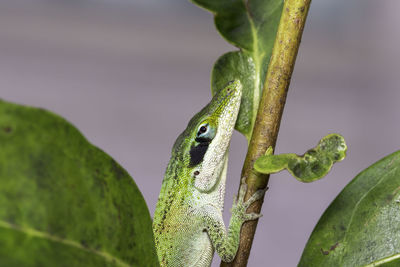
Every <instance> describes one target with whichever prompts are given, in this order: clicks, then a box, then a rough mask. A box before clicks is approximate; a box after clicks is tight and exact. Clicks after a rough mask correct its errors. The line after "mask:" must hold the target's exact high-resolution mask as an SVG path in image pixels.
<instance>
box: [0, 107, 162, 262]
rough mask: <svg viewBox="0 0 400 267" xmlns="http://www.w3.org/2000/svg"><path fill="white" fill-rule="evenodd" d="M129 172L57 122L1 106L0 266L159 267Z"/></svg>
mask: <svg viewBox="0 0 400 267" xmlns="http://www.w3.org/2000/svg"><path fill="white" fill-rule="evenodd" d="M157 265H158V263H157V257H156V253H155V248H154V242H153V235H152V228H151V218H150V215H149V211H148V209H147V206H146V204H145V201H144V199H143V197H142V195H141V193H140V191H139V189H138V188H137V186H136V184H135V182H134V181H133V180H132V178H131V177H130V176H129V175H128V173H127V172H126V171H125V170H124V169H123V168H122V167H121V166H120V165H118V163H116V162H115V161H114V160H113V159H112V158H111V157H110V156H108V155H107V154H105V153H104V152H103V151H101V150H100V149H98V148H96V147H94V146H93V145H91V144H90V143H88V142H87V141H86V139H85V138H84V137H83V136H82V135H81V133H80V132H79V131H78V130H76V129H75V128H74V127H73V126H72V125H71V124H69V123H68V122H66V121H65V120H64V119H62V118H61V117H59V116H57V115H54V114H52V113H50V112H48V111H45V110H43V109H38V108H30V107H24V106H20V105H16V104H11V103H7V102H5V101H1V100H0V266H7V267H13V266H15V267H19V266H24V267H25V266H157Z"/></svg>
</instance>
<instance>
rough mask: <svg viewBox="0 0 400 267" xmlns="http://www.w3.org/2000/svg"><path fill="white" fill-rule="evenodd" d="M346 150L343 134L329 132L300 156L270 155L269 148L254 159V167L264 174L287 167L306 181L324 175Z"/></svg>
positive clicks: (270, 150) (298, 178)
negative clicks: (262, 154) (263, 154)
mask: <svg viewBox="0 0 400 267" xmlns="http://www.w3.org/2000/svg"><path fill="white" fill-rule="evenodd" d="M346 150H347V146H346V143H345V140H344V138H343V136H341V135H339V134H329V135H327V136H325V137H324V138H322V139H321V140H320V141H319V143H318V145H317V146H316V147H315V148H312V149H310V150H308V151H307V152H306V153H305V154H304V155H302V156H298V155H296V154H293V153H289V154H279V155H272V148H269V149H268V150H267V153H266V155H265V156H262V157H259V158H258V159H257V160H256V162H255V163H254V169H255V170H256V171H258V172H260V173H264V174H269V173H276V172H280V171H281V170H283V169H287V170H288V171H289V172H290V173H291V174H292V175H293V176H294V177H295V178H296V179H297V180H299V181H301V182H305V183H308V182H312V181H315V180H318V179H320V178H322V177H324V176H325V175H326V174H327V173H328V172H329V171H330V169H331V168H332V166H333V164H334V163H335V162H337V161H341V160H343V159H344V158H345V156H346Z"/></svg>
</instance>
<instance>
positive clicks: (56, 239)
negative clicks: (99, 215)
mask: <svg viewBox="0 0 400 267" xmlns="http://www.w3.org/2000/svg"><path fill="white" fill-rule="evenodd" d="M0 228H4V229H9V230H14V231H19V232H21V233H24V234H26V235H29V236H31V237H36V238H42V239H46V240H50V241H53V242H57V243H60V244H63V245H66V246H70V247H74V248H77V249H80V250H83V251H85V252H89V253H92V254H94V255H97V256H100V257H102V258H104V259H105V260H106V261H108V262H114V263H116V264H117V265H118V266H122V267H130V266H131V265H129V264H128V263H126V262H124V261H122V260H120V259H118V258H117V257H115V256H113V255H111V254H109V253H107V252H104V251H97V250H92V249H89V248H85V247H83V246H82V245H81V244H80V243H79V242H76V241H73V240H69V239H62V238H60V237H58V236H54V235H50V234H48V233H45V232H41V231H38V230H35V229H32V228H28V227H20V226H16V225H13V224H11V223H9V222H6V221H3V220H0Z"/></svg>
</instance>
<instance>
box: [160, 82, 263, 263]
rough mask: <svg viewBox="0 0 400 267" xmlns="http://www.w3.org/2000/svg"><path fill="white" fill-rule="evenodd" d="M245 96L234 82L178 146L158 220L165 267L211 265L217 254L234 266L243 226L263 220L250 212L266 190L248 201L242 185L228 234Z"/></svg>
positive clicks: (191, 125) (193, 122) (195, 119)
mask: <svg viewBox="0 0 400 267" xmlns="http://www.w3.org/2000/svg"><path fill="white" fill-rule="evenodd" d="M241 94H242V86H241V84H240V82H239V81H233V82H231V83H229V84H228V85H227V86H226V87H225V88H224V89H222V90H221V91H220V92H218V93H217V94H216V95H215V96H214V97H213V98H212V100H211V102H210V103H209V104H208V105H207V106H205V107H204V108H203V109H202V110H201V111H200V112H199V113H197V114H196V115H195V116H194V117H193V118H192V119H191V120H190V122H189V124H188V126H187V128H186V129H185V131H184V132H183V133H182V134H181V135H180V136H179V137H178V138H177V140H176V142H175V144H174V146H173V149H172V156H171V160H170V162H169V164H168V167H167V170H166V173H165V176H164V180H163V183H162V188H161V192H160V195H159V199H158V203H157V207H156V211H155V214H154V220H153V232H154V237H155V243H156V249H157V254H158V258H159V262H160V265H161V266H174V267H175V266H176V267H178V266H196V267H197V266H198V267H201V266H210V264H211V261H212V258H213V254H214V250H216V251H217V253H218V255H219V256H220V257H221V259H222V260H223V261H226V262H230V261H232V260H233V259H234V257H235V255H236V252H237V249H238V245H239V237H240V229H241V226H242V224H243V223H244V222H245V221H247V220H253V219H256V218H259V217H260V215H259V214H246V209H247V207H248V206H249V205H250V204H251V203H253V202H254V201H255V200H257V199H259V198H261V197H262V195H263V194H264V191H262V190H260V191H257V192H256V193H255V194H254V195H253V196H252V197H251V198H250V199H249V200H248V201H246V202H244V201H243V198H244V193H245V191H246V188H245V184H242V186H241V187H240V190H239V191H240V192H239V197H238V200H237V202H236V203H234V205H233V207H232V217H231V220H230V224H229V227H228V230H226V228H225V225H224V222H223V218H222V211H223V206H224V195H225V182H226V169H227V162H228V149H229V143H230V139H231V135H232V132H233V129H234V125H235V121H236V118H237V114H238V111H239V106H240V99H241Z"/></svg>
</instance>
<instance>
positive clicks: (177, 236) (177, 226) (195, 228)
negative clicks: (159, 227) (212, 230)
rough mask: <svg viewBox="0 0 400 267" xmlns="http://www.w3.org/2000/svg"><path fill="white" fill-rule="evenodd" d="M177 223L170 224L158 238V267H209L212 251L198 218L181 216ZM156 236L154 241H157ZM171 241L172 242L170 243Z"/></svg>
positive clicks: (209, 241) (206, 234)
mask: <svg viewBox="0 0 400 267" xmlns="http://www.w3.org/2000/svg"><path fill="white" fill-rule="evenodd" d="M181 215H182V216H181V217H180V218H181V220H180V222H179V223H170V224H169V225H168V228H169V229H168V230H167V231H165V232H164V234H163V235H162V236H158V238H160V239H163V240H160V242H159V244H160V245H161V246H162V247H159V249H158V251H159V253H161V255H159V259H160V265H161V266H168V267H181V266H182V267H186V266H193V267H207V266H210V265H211V261H212V256H213V254H214V249H213V247H212V244H211V240H210V238H209V236H208V233H207V232H206V231H203V229H204V228H203V227H202V225H201V221H200V220H199V219H198V216H196V215H194V214H191V215H192V216H190V215H188V214H186V216H185V215H184V214H181ZM158 238H157V236H156V240H157V239H158ZM172 240H173V242H171V241H172Z"/></svg>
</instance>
